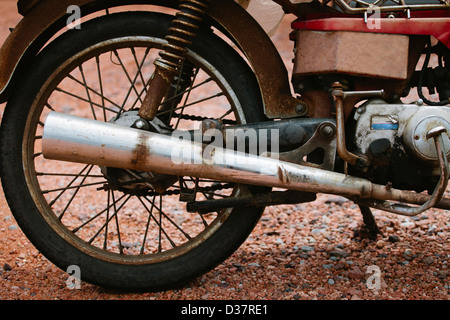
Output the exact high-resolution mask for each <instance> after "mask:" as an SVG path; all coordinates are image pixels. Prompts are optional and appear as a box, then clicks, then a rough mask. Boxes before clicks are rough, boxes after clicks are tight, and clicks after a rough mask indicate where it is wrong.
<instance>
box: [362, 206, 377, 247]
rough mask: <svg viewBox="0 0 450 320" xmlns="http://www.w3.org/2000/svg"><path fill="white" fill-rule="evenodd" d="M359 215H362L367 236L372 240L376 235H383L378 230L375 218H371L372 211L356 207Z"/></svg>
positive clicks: (367, 208)
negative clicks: (359, 212)
mask: <svg viewBox="0 0 450 320" xmlns="http://www.w3.org/2000/svg"><path fill="white" fill-rule="evenodd" d="M358 206H359V209H360V210H361V213H362V215H363V221H364V224H365V225H366V228H367V229H368V231H369V235H370V237H371V238H372V239H376V237H377V235H379V234H380V235H383V234H382V233H381V231H380V229H379V228H378V225H377V222H376V221H375V217H374V216H373V213H372V210H370V208H369V207H366V206H363V205H358Z"/></svg>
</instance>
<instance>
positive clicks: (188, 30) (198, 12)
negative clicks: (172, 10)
mask: <svg viewBox="0 0 450 320" xmlns="http://www.w3.org/2000/svg"><path fill="white" fill-rule="evenodd" d="M209 1H210V0H182V1H180V2H181V3H180V5H179V7H178V12H177V13H176V18H175V19H174V20H173V21H172V26H171V27H170V28H169V34H168V35H167V36H166V40H167V43H166V44H164V46H163V50H162V51H161V52H160V53H159V55H160V58H157V59H156V60H155V62H154V64H155V72H154V74H153V76H152V79H151V81H150V85H149V89H148V91H147V93H146V96H145V98H144V100H143V102H142V106H141V108H140V110H139V116H140V117H141V118H143V119H145V120H149V121H151V120H153V119H154V117H155V116H156V113H157V112H158V108H159V106H160V105H161V102H162V100H163V99H164V97H165V96H166V94H167V92H168V89H169V87H170V85H171V83H172V82H173V81H174V79H175V77H176V76H177V75H178V74H179V72H180V71H181V69H182V66H183V62H184V60H185V57H186V52H187V47H189V46H190V45H191V44H192V40H193V38H194V37H195V35H196V33H197V30H198V29H199V27H200V24H201V22H202V21H203V17H204V16H205V14H206V10H207V8H208V4H209Z"/></svg>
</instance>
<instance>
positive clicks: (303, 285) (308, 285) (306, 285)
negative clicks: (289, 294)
mask: <svg viewBox="0 0 450 320" xmlns="http://www.w3.org/2000/svg"><path fill="white" fill-rule="evenodd" d="M302 288H303V289H309V288H311V285H310V284H309V283H303V284H302Z"/></svg>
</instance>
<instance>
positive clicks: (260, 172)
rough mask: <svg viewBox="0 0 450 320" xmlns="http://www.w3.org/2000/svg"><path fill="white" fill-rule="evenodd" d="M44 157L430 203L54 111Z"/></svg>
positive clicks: (327, 174)
mask: <svg viewBox="0 0 450 320" xmlns="http://www.w3.org/2000/svg"><path fill="white" fill-rule="evenodd" d="M42 153H43V156H44V157H45V158H47V159H52V160H60V161H69V162H76V163H84V164H94V165H98V166H105V167H115V168H122V169H131V170H138V171H152V172H157V173H163V174H169V175H176V176H193V177H199V178H206V179H213V180H218V181H227V182H234V183H241V184H249V185H258V186H266V187H278V188H283V189H289V190H297V191H305V192H312V193H328V194H336V195H341V196H344V197H348V198H352V199H353V198H355V199H376V200H394V201H400V202H405V203H411V204H419V205H422V204H424V203H425V202H427V201H429V198H430V197H429V196H427V195H422V194H417V193H415V192H405V191H401V190H396V189H393V188H389V187H387V186H381V185H376V184H373V183H371V182H370V181H368V180H366V179H361V178H356V177H351V176H348V175H345V174H341V173H336V172H331V171H327V170H322V169H317V168H312V167H308V166H304V165H299V164H294V163H290V162H286V161H280V160H278V159H276V158H270V157H265V156H257V155H252V154H247V153H242V152H237V151H234V150H230V149H226V148H217V147H214V148H211V147H210V146H206V147H205V145H204V144H202V143H198V142H192V141H191V140H190V139H180V138H179V137H173V136H168V135H164V134H159V133H153V132H148V131H142V130H137V129H134V128H129V127H124V126H119V125H116V124H113V123H105V122H101V121H96V120H91V119H86V118H80V117H74V116H70V115H66V114H61V113H56V112H51V113H50V114H49V115H48V117H47V120H46V122H45V126H44V133H43V139H42ZM445 207H447V204H446V205H445Z"/></svg>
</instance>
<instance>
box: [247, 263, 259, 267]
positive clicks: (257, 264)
mask: <svg viewBox="0 0 450 320" xmlns="http://www.w3.org/2000/svg"><path fill="white" fill-rule="evenodd" d="M248 266H249V267H257V268H259V267H260V265H259V263H256V262H250V263H249V264H248Z"/></svg>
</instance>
